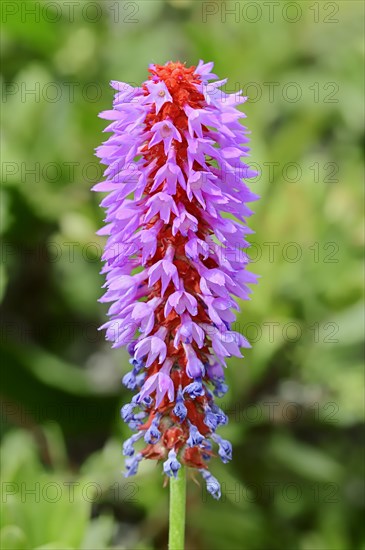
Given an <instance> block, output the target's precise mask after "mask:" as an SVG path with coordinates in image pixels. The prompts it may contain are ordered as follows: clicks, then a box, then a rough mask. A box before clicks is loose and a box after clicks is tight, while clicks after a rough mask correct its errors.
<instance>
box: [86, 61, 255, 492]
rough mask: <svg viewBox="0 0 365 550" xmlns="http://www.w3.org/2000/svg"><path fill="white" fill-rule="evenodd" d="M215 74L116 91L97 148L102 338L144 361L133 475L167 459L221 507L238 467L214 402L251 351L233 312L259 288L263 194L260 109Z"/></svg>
mask: <svg viewBox="0 0 365 550" xmlns="http://www.w3.org/2000/svg"><path fill="white" fill-rule="evenodd" d="M212 68H213V63H203V62H202V61H200V62H199V64H198V66H197V67H186V66H185V65H184V64H182V63H174V62H169V63H167V64H166V65H157V64H152V65H150V67H149V73H150V76H149V78H148V80H146V82H144V83H143V84H142V85H141V86H138V87H132V86H130V85H128V84H125V83H122V82H116V81H113V82H112V86H113V88H114V89H115V90H116V94H115V98H114V102H113V108H112V109H111V110H107V111H104V112H103V113H101V115H100V116H102V117H103V118H105V119H106V120H107V121H108V126H107V128H106V131H107V132H111V136H110V137H109V138H108V139H107V140H106V141H105V143H103V144H102V145H101V146H100V147H98V148H97V151H96V153H97V155H98V156H99V157H100V159H101V162H102V163H103V164H105V165H106V170H105V181H103V182H100V183H98V184H97V185H95V186H94V189H95V190H96V191H101V192H105V193H107V195H106V196H105V197H104V198H103V200H102V202H101V206H102V207H103V208H104V209H105V210H106V216H105V223H106V225H105V227H104V228H102V229H101V230H100V231H99V232H98V234H99V235H102V236H107V238H108V240H107V244H106V247H105V251H104V254H103V256H102V259H103V262H104V267H103V270H102V273H103V274H104V275H105V278H106V282H105V287H106V292H105V294H104V296H103V297H102V298H101V299H100V301H101V302H105V303H109V305H110V307H109V311H108V314H109V320H108V322H107V323H105V324H104V325H103V327H102V328H104V329H105V330H106V337H107V339H108V340H109V341H111V342H112V343H113V347H120V346H126V347H127V350H128V353H129V354H130V355H131V356H132V359H131V360H130V363H131V365H132V370H131V371H130V372H128V373H127V374H125V375H124V377H123V383H124V384H125V385H126V386H127V387H128V388H129V389H131V390H133V391H135V392H136V395H135V396H134V397H133V399H132V401H131V403H130V404H128V405H125V406H124V407H123V408H122V410H121V415H122V418H123V420H125V422H127V424H128V426H130V428H131V429H132V430H136V431H137V433H136V434H135V435H132V436H131V437H130V438H129V439H128V440H127V441H126V442H125V443H124V446H123V452H124V454H126V455H127V456H128V458H127V460H126V474H125V475H127V476H129V475H133V474H135V473H136V472H137V468H138V464H139V462H140V461H141V460H142V458H143V457H145V458H150V459H157V460H160V461H162V460H164V462H163V470H164V472H165V474H166V475H167V476H170V477H176V476H177V472H178V470H179V468H180V467H181V464H180V462H182V463H184V464H186V465H187V466H189V467H192V468H196V469H198V470H199V471H200V472H201V474H202V476H203V478H204V479H205V481H206V483H207V489H208V491H209V492H210V493H211V494H212V496H213V497H214V498H219V497H220V487H219V483H218V482H217V480H216V479H215V478H214V477H213V476H212V475H211V474H210V473H209V472H208V471H207V469H206V468H207V463H208V461H209V460H210V458H211V456H214V454H216V452H217V450H216V448H215V447H218V455H219V457H220V458H221V460H222V461H223V462H228V461H229V460H230V459H231V457H232V446H231V444H230V443H229V442H228V441H226V440H224V439H222V438H221V437H219V436H218V435H217V434H216V430H217V429H218V428H219V426H222V425H224V424H226V423H227V421H228V419H227V416H226V415H225V413H224V412H223V411H222V410H221V409H220V408H219V407H218V405H217V404H216V402H215V399H216V397H221V396H223V395H224V394H225V393H226V392H227V390H228V386H227V384H226V383H225V377H224V376H225V367H226V363H225V361H226V358H227V357H231V356H236V357H240V358H241V357H242V355H241V348H245V347H249V343H248V342H247V340H246V339H245V338H244V337H243V336H242V335H241V334H240V333H239V332H237V331H235V330H233V327H234V323H235V320H236V316H235V311H234V310H236V311H237V310H239V305H238V303H237V300H247V299H249V295H250V292H251V291H250V289H249V285H250V284H251V283H255V282H256V277H255V275H252V274H251V273H250V272H249V271H248V270H247V265H248V262H249V258H248V256H247V254H246V252H245V250H246V248H247V247H248V246H249V243H248V241H247V236H248V235H249V234H250V233H252V231H251V230H250V229H249V227H248V226H247V222H246V220H247V218H248V217H249V216H250V215H251V214H252V210H251V209H250V208H249V205H248V203H250V202H252V201H254V200H256V199H257V198H258V197H257V195H255V194H254V193H252V191H251V190H250V189H249V188H248V186H247V184H246V181H245V180H246V179H248V178H249V177H253V176H255V175H256V172H255V171H254V170H252V169H251V168H250V166H249V165H248V164H246V163H245V162H244V161H245V160H247V159H246V157H247V156H248V154H249V148H248V135H247V134H248V131H247V129H246V128H245V127H244V126H242V125H241V123H240V119H241V118H244V115H243V113H242V112H241V111H239V110H238V109H237V106H238V105H240V104H242V103H244V101H245V100H246V99H247V98H245V97H244V96H243V95H242V93H241V92H236V93H235V94H227V93H225V92H223V91H222V89H221V87H222V86H223V85H224V84H225V83H226V80H219V81H217V80H216V79H217V77H216V75H214V74H213V73H212V72H211V71H212ZM138 441H140V444H142V445H144V447H143V448H142V450H141V451H140V452H138V453H136V452H135V450H134V445H135V444H136V443H137V442H138ZM166 456H168V458H167V459H166Z"/></svg>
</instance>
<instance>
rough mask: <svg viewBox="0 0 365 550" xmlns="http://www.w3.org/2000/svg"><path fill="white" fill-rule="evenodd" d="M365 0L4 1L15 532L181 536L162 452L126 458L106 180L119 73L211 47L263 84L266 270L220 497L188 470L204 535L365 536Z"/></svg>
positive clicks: (348, 540) (250, 318) (197, 524)
mask: <svg viewBox="0 0 365 550" xmlns="http://www.w3.org/2000/svg"><path fill="white" fill-rule="evenodd" d="M363 6H364V4H363V3H362V2H361V1H342V2H322V1H320V2H307V1H303V2H243V1H242V2H226V3H225V4H224V3H223V4H222V3H221V2H220V1H216V2H201V1H197V0H184V1H183V0H181V1H172V0H170V1H165V0H147V1H134V2H116V1H112V2H108V1H105V2H98V3H97V2H78V1H75V2H72V1H71V2H62V1H61V2H58V1H57V2H56V1H55V2H13V1H5V0H4V1H3V2H2V27H3V29H2V30H3V32H2V37H1V41H2V57H3V64H2V67H3V72H2V94H3V95H2V129H3V130H2V134H3V135H2V181H3V186H2V201H1V207H2V233H3V235H2V236H3V244H2V248H1V250H2V286H1V293H2V324H1V336H2V338H1V339H2V349H3V364H4V367H5V368H4V371H5V372H4V373H3V376H2V392H1V393H2V416H1V419H2V514H1V531H0V542H1V547H2V548H4V549H8V548H15V549H17V550H18V549H25V548H27V549H28V548H32V549H33V548H43V549H45V548H59V549H66V548H83V549H96V548H100V549H104V548H128V549H164V548H166V541H167V529H168V525H167V507H168V490H167V489H164V488H163V486H162V485H163V477H162V475H161V468H160V467H157V468H156V465H155V463H154V462H152V461H150V462H148V463H147V464H144V465H143V466H142V467H141V468H140V473H139V475H138V476H137V477H136V478H135V479H128V480H125V479H124V478H123V477H122V475H121V471H122V469H123V458H122V456H121V442H122V440H123V438H125V437H127V436H128V433H129V430H128V429H127V428H125V426H124V425H123V423H122V422H121V420H120V419H119V408H120V406H121V405H122V404H123V403H125V402H127V401H129V400H130V397H131V395H130V393H129V392H128V391H127V390H125V389H124V388H123V387H122V386H121V383H120V380H121V377H122V374H124V373H125V372H126V371H127V368H128V363H127V356H126V353H124V352H123V351H120V350H118V351H112V350H111V349H110V346H109V344H107V343H105V341H104V337H103V335H102V334H101V333H100V332H98V331H97V327H98V326H99V325H100V324H102V323H103V322H104V319H105V308H104V307H103V306H102V305H101V304H99V303H98V302H97V299H98V298H99V297H100V296H101V293H102V292H101V288H100V287H101V284H102V282H103V280H102V277H101V276H100V275H99V271H100V268H101V264H100V254H101V250H102V246H103V242H104V241H103V239H101V238H98V237H96V236H95V231H96V230H97V229H98V228H99V227H100V226H101V225H102V218H103V213H102V211H101V210H100V209H99V207H98V200H99V199H100V197H97V196H94V194H92V193H91V192H90V187H91V186H92V185H93V184H94V183H96V182H97V181H99V180H100V179H101V170H100V168H99V167H98V164H97V161H96V159H95V157H94V156H93V150H94V148H95V147H96V146H98V145H99V144H100V143H101V141H102V140H103V139H105V135H103V134H102V129H103V128H104V127H105V122H104V121H101V120H100V119H98V117H97V115H98V112H99V111H101V110H103V109H108V108H109V107H110V105H111V102H112V97H113V93H112V90H111V89H110V88H109V86H108V83H109V81H110V80H111V79H115V80H122V81H127V82H131V83H136V84H138V83H139V82H141V81H142V80H145V79H146V76H147V65H148V64H149V63H150V62H157V63H165V62H166V61H168V60H170V59H174V60H176V59H179V60H181V61H186V62H187V63H188V64H189V65H190V64H196V63H197V62H198V60H199V59H200V58H203V59H204V60H205V61H210V60H212V61H214V62H215V69H216V72H217V74H218V75H219V76H220V77H221V78H224V77H228V78H229V84H228V86H227V88H226V90H227V91H229V92H232V91H235V90H238V89H239V88H243V90H244V92H245V94H247V95H249V96H250V100H249V101H248V102H247V103H246V104H245V106H244V111H245V113H246V114H247V115H248V119H247V125H248V127H249V128H250V130H251V131H252V155H251V159H250V160H252V163H256V164H255V166H256V167H259V169H260V171H261V175H260V176H259V177H257V178H256V181H253V182H252V188H253V190H254V191H255V192H257V193H259V194H260V195H261V197H262V198H261V200H260V201H259V202H257V203H256V204H255V211H256V215H255V216H254V217H253V218H252V219H251V222H250V223H251V226H252V227H253V228H254V229H255V232H256V233H255V235H253V236H252V237H251V241H252V243H253V247H252V252H251V256H252V260H253V265H252V270H253V271H255V272H256V273H259V274H260V275H261V279H260V283H259V285H258V286H257V287H256V288H255V289H254V294H253V299H252V301H250V302H249V303H245V304H242V312H241V314H240V316H239V323H238V326H237V328H238V330H241V331H242V332H243V333H244V334H246V336H248V338H249V339H251V341H252V342H253V347H252V349H251V350H248V351H247V353H246V357H245V359H244V360H231V361H230V364H229V367H230V368H229V369H228V372H227V378H228V382H229V384H230V388H231V389H230V392H229V393H228V394H227V396H225V398H224V399H223V400H222V401H223V403H222V408H223V409H225V410H226V411H227V412H228V414H229V416H230V424H229V425H228V426H227V427H225V428H224V429H222V430H221V434H222V435H223V436H225V437H227V438H229V439H230V440H231V441H232V443H233V444H234V459H233V462H232V463H231V464H229V465H225V466H223V465H221V464H220V463H219V461H218V460H215V461H214V462H213V464H212V471H213V473H214V475H216V476H217V477H218V478H219V479H220V480H221V482H222V488H223V498H222V500H221V501H220V502H215V501H213V499H211V498H210V496H209V495H208V496H207V494H206V492H205V489H204V488H203V487H202V486H201V485H200V481H198V482H197V483H194V480H193V479H191V480H190V481H189V490H188V511H187V522H188V528H187V549H209V550H223V549H227V550H236V549H237V550H238V549H247V550H256V549H262V550H276V549H290V550H296V549H298V550H311V549H313V550H314V549H316V550H317V549H331V550H337V549H338V550H351V549H354V550H358V549H364V548H365V542H364V540H365V539H364V535H363V528H362V512H363V506H364V501H363V497H364V488H363V470H362V469H363V465H362V458H363V451H362V447H363V422H364V416H363V390H362V387H363V371H362V333H363V317H362V304H361V300H362V267H361V257H362V255H361V250H362V245H363V232H362V227H363V226H362V208H361V203H362V184H361V182H362V176H363V169H362V150H361V145H360V144H361V138H362V135H363V103H362V96H363V68H362V62H363V51H362V50H363V30H362V27H363ZM230 10H231V11H230ZM232 10H233V11H232Z"/></svg>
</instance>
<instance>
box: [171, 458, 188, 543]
mask: <svg viewBox="0 0 365 550" xmlns="http://www.w3.org/2000/svg"><path fill="white" fill-rule="evenodd" d="M185 501H186V471H185V467H184V466H181V468H180V470H179V471H178V474H177V478H176V479H175V478H171V479H170V528H169V550H184V538H185Z"/></svg>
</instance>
